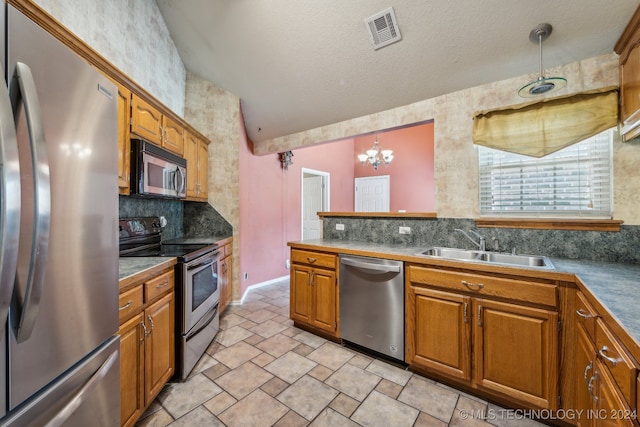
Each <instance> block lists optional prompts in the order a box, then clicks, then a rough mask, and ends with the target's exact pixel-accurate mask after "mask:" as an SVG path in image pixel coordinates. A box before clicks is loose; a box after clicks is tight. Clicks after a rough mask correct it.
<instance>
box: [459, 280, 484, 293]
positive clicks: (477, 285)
mask: <svg viewBox="0 0 640 427" xmlns="http://www.w3.org/2000/svg"><path fill="white" fill-rule="evenodd" d="M462 284H463V285H465V286H466V287H467V288H469V289H471V290H472V291H479V290H480V289H482V288H484V285H483V284H482V283H470V282H467V281H466V280H463V281H462Z"/></svg>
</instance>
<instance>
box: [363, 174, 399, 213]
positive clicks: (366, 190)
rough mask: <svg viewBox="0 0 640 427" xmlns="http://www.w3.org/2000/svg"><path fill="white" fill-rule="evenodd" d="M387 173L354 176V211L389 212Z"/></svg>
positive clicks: (388, 177)
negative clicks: (361, 176)
mask: <svg viewBox="0 0 640 427" xmlns="http://www.w3.org/2000/svg"><path fill="white" fill-rule="evenodd" d="M390 182H391V177H390V176H389V175H379V176H367V177H363V178H355V186H356V188H355V192H354V194H355V211H356V212H389V206H390V201H389V199H390V195H389V188H390Z"/></svg>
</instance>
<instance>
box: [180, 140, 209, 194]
mask: <svg viewBox="0 0 640 427" xmlns="http://www.w3.org/2000/svg"><path fill="white" fill-rule="evenodd" d="M184 158H185V159H187V200H195V201H203V202H206V201H207V200H208V199H209V194H208V186H207V181H208V179H209V145H208V143H207V142H206V141H203V140H202V139H200V138H198V137H197V136H195V135H194V134H192V133H191V132H188V131H187V132H185V138H184Z"/></svg>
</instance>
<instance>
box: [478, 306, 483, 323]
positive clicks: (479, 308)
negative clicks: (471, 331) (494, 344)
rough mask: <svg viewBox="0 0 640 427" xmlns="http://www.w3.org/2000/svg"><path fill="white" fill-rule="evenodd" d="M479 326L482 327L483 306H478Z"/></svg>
mask: <svg viewBox="0 0 640 427" xmlns="http://www.w3.org/2000/svg"><path fill="white" fill-rule="evenodd" d="M478 326H480V327H482V306H481V305H479V306H478Z"/></svg>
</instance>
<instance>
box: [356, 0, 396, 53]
mask: <svg viewBox="0 0 640 427" xmlns="http://www.w3.org/2000/svg"><path fill="white" fill-rule="evenodd" d="M364 22H365V23H366V24H367V28H368V29H369V34H370V35H371V40H372V41H373V48H374V49H380V48H381V47H385V46H387V45H390V44H391V43H395V42H397V41H399V40H402V36H401V35H400V28H399V27H398V21H397V20H396V15H395V13H393V8H392V7H390V8H389V9H386V10H383V11H382V12H380V13H376V14H375V15H373V16H370V17H369V18H367V19H365V21H364Z"/></svg>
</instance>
